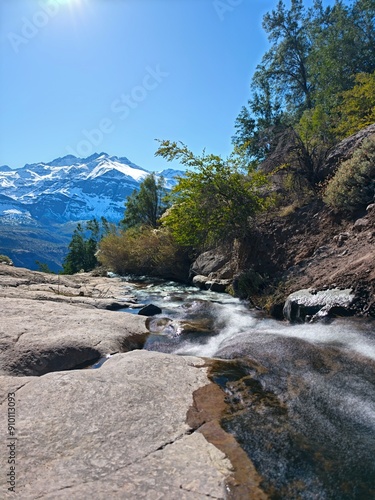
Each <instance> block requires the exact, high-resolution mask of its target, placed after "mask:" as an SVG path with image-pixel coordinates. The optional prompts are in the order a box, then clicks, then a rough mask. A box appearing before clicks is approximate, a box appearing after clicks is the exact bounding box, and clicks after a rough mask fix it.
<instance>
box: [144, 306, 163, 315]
mask: <svg viewBox="0 0 375 500" xmlns="http://www.w3.org/2000/svg"><path fill="white" fill-rule="evenodd" d="M161 313H162V310H161V309H160V307H158V306H155V305H154V304H148V305H147V306H145V307H142V309H141V310H140V311H139V312H138V314H139V315H140V316H155V315H156V314H161Z"/></svg>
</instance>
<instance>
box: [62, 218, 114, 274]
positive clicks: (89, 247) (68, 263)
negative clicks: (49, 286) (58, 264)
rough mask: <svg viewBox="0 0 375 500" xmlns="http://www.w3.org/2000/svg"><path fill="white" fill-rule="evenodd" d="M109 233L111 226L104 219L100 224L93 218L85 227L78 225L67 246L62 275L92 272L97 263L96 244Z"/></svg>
mask: <svg viewBox="0 0 375 500" xmlns="http://www.w3.org/2000/svg"><path fill="white" fill-rule="evenodd" d="M111 231H112V228H111V225H110V224H109V223H108V221H107V220H106V219H105V218H104V217H102V218H101V223H99V222H98V221H97V219H95V218H94V219H92V220H90V221H88V222H87V223H86V224H85V226H82V224H80V223H78V224H77V227H76V229H75V230H74V232H73V236H72V239H71V242H70V243H69V246H68V248H69V252H68V254H67V255H66V257H65V259H64V262H63V270H62V274H74V273H78V272H80V271H85V272H86V271H92V270H93V269H94V268H95V267H96V265H97V263H98V261H97V258H96V252H97V249H98V243H99V241H100V239H101V238H102V236H103V235H104V234H108V233H109V232H111Z"/></svg>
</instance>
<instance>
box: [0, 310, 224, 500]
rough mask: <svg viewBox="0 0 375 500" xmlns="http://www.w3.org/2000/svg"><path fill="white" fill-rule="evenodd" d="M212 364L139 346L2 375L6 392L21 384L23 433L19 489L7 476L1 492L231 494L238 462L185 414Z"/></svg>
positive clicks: (25, 498) (28, 495)
mask: <svg viewBox="0 0 375 500" xmlns="http://www.w3.org/2000/svg"><path fill="white" fill-rule="evenodd" d="M112 314H113V313H112ZM203 365H204V361H203V360H201V359H199V358H193V357H180V356H172V355H168V354H161V353H156V352H148V351H133V352H130V353H126V354H118V355H115V356H113V357H112V358H110V359H109V360H108V361H107V362H106V363H104V365H103V366H102V367H101V368H100V369H97V370H74V371H69V372H58V373H48V374H47V375H44V376H42V377H29V378H19V377H0V388H1V394H6V393H7V392H13V391H14V392H15V393H16V396H15V398H16V409H17V420H16V429H17V430H16V433H17V438H18V441H17V462H16V466H17V479H16V483H17V486H16V495H14V494H13V493H8V492H7V491H6V488H5V487H4V484H2V493H1V494H2V496H1V498H20V499H21V498H22V500H29V499H37V498H43V499H68V498H69V499H71V498H74V499H78V500H80V499H86V498H95V499H107V498H111V499H112V498H113V499H128V498H129V499H130V498H137V499H138V498H145V499H146V498H147V499H153V500H154V499H171V500H172V499H173V500H175V499H177V498H178V499H189V500H190V499H191V500H195V499H201V498H202V499H203V498H207V497H209V498H225V480H226V479H227V478H228V476H229V475H230V473H231V471H232V467H231V463H230V462H229V460H228V459H227V458H225V455H224V453H222V452H221V451H219V450H218V449H217V448H216V447H215V446H214V445H212V444H210V443H208V442H207V441H206V440H205V438H204V437H203V435H202V434H200V433H199V432H194V430H193V429H192V428H191V427H190V426H189V425H188V424H187V423H186V418H187V413H188V410H189V408H190V407H191V406H192V404H193V392H194V391H196V390H197V389H199V388H202V387H205V386H206V385H207V384H209V383H210V381H209V379H208V378H207V375H206V369H205V368H204V366H203ZM20 384H21V385H20ZM6 405H7V401H3V400H2V404H1V414H2V415H3V416H4V415H5V412H6ZM0 432H1V435H2V436H6V435H7V429H6V419H5V417H4V418H1V422H0ZM0 460H1V461H2V463H1V468H2V470H3V471H6V470H7V468H8V466H7V464H6V463H3V461H4V460H5V454H4V453H2V454H1V459H0Z"/></svg>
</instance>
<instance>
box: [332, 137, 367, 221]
mask: <svg viewBox="0 0 375 500" xmlns="http://www.w3.org/2000/svg"><path fill="white" fill-rule="evenodd" d="M374 195H375V135H373V136H371V137H370V138H368V139H366V140H364V141H363V143H362V145H361V147H360V148H358V149H357V150H356V151H355V153H354V154H353V156H352V158H350V159H349V160H347V161H345V162H343V163H342V164H341V165H340V166H339V167H338V169H337V170H336V173H335V174H334V176H333V177H332V179H331V180H330V181H329V182H328V185H327V187H326V189H325V193H324V197H323V200H324V202H325V203H326V204H327V205H328V206H330V207H332V208H333V209H335V210H337V211H339V212H347V213H353V212H355V211H356V210H359V209H361V208H364V207H365V206H366V205H367V204H368V203H370V202H371V201H373V199H374Z"/></svg>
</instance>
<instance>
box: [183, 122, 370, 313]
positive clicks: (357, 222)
mask: <svg viewBox="0 0 375 500" xmlns="http://www.w3.org/2000/svg"><path fill="white" fill-rule="evenodd" d="M374 134H375V125H371V126H370V127H368V128H367V129H364V130H362V131H361V132H359V133H358V134H355V135H353V136H351V137H349V138H348V139H345V140H344V141H342V142H341V143H340V144H338V146H337V147H336V148H335V149H334V150H332V151H331V153H330V155H329V156H328V157H327V160H326V165H325V169H326V170H327V172H331V173H332V172H333V171H334V170H335V168H336V167H337V166H338V165H339V164H340V163H341V162H342V161H345V160H347V159H348V158H350V157H351V156H352V155H353V153H354V151H355V150H356V149H357V148H358V146H360V145H361V144H362V142H363V140H364V139H365V138H366V137H369V136H373V135H374ZM192 271H193V275H203V277H202V276H201V277H200V278H199V279H198V278H196V281H199V282H202V281H203V282H204V276H206V281H208V282H209V283H208V284H209V285H210V284H211V283H212V282H213V281H215V280H216V282H217V281H219V282H220V280H224V279H228V278H233V277H234V288H235V289H236V291H237V293H239V294H240V295H243V296H249V297H250V299H251V300H252V302H253V303H254V304H255V305H257V306H259V307H262V308H265V309H267V310H268V311H269V312H271V314H273V315H274V316H275V317H277V318H279V319H282V318H283V317H284V313H285V311H284V313H283V308H284V304H285V301H286V299H287V297H288V295H289V294H291V293H293V292H296V291H298V290H302V289H311V291H312V292H313V294H316V292H318V291H326V290H330V289H331V290H333V289H341V290H343V289H347V290H351V291H352V292H353V294H354V299H353V300H352V301H351V302H350V305H349V306H348V308H347V309H346V311H344V310H342V309H341V310H339V311H338V313H339V314H345V313H346V314H362V315H370V316H375V204H373V203H371V204H370V205H369V206H368V207H367V209H364V210H362V211H357V212H356V213H354V214H352V215H350V216H349V215H345V214H338V213H336V212H335V211H334V210H332V209H330V208H329V207H327V206H326V205H325V204H324V203H323V202H322V201H321V200H320V199H316V200H315V201H312V202H309V203H306V204H304V205H303V204H301V206H300V207H298V208H295V207H294V208H292V209H291V210H290V213H287V214H280V213H272V214H267V215H266V216H261V217H259V218H258V219H257V221H256V225H255V227H254V230H253V235H252V239H251V241H249V242H248V243H247V245H246V247H245V248H243V249H241V251H240V250H239V249H238V248H234V249H232V251H231V252H228V251H227V250H225V249H219V250H216V251H214V252H207V253H206V254H203V255H202V256H200V258H199V259H198V260H197V261H196V263H195V264H194V265H193V268H192ZM224 283H225V281H224ZM322 307H323V306H322ZM312 309H313V310H315V309H316V308H315V306H314V307H313V308H312ZM315 312H316V311H315ZM305 314H307V313H306V311H305ZM307 315H308V314H307Z"/></svg>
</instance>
